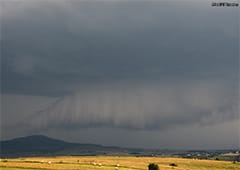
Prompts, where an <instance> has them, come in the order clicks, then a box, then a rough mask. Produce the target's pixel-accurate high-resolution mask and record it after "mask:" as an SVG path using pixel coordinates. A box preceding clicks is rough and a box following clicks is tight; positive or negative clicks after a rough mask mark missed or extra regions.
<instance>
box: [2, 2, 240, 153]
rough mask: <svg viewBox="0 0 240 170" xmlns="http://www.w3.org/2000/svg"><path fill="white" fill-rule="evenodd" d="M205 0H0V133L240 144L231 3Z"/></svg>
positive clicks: (197, 145) (179, 144)
mask: <svg viewBox="0 0 240 170" xmlns="http://www.w3.org/2000/svg"><path fill="white" fill-rule="evenodd" d="M211 3H212V1H208V0H205V1H201V2H198V1H196V0H192V1H190V0H189V1H183V0H182V1H164V0H158V1H137V0H134V1H133V0H132V1H130V0H129V1H120V0H114V1H93V0H88V1H87V0H85V1H77V0H74V1H73V0H65V1H50V0H44V1H42V0H41V1H35V0H15V1H4V0H3V1H1V2H0V7H1V8H0V10H1V13H0V17H1V89H2V91H1V138H2V139H9V138H14V137H19V136H26V135H32V134H44V135H48V136H50V137H55V138H59V139H64V140H67V141H74V142H80V143H81V142H83V143H86V142H89V143H97V144H103V145H115V146H127V147H145V148H168V149H228V148H230V149H231V148H239V147H240V143H239V139H240V131H239V130H240V129H239V125H240V121H239V32H238V31H239V12H238V10H239V9H238V8H237V7H211ZM126 139H128V140H126Z"/></svg>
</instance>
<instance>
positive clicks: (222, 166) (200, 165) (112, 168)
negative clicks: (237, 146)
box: [0, 156, 240, 170]
mask: <svg viewBox="0 0 240 170" xmlns="http://www.w3.org/2000/svg"><path fill="white" fill-rule="evenodd" d="M149 163H157V164H158V165H159V168H160V170H173V169H174V170H228V169H229V170H240V164H239V163H233V162H227V161H215V160H196V159H183V158H159V157H126V156H66V157H33V158H14V159H1V162H0V169H1V170H41V169H44V170H116V169H118V170H147V169H148V164H149ZM171 163H175V164H176V165H177V166H171V165H170V164H171Z"/></svg>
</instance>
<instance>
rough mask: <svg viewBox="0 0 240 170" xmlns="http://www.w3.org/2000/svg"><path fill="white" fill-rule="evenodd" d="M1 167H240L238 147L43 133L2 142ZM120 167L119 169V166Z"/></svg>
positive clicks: (199, 169) (82, 169) (215, 169)
mask: <svg viewBox="0 0 240 170" xmlns="http://www.w3.org/2000/svg"><path fill="white" fill-rule="evenodd" d="M0 160H1V161H0V168H1V169H2V170H10V169H14V170H21V169H56V170H58V169H69V170H70V169H79V170H85V169H87V170H95V169H96V170H97V169H108V170H111V169H112V170H116V169H120V170H134V169H135V170H144V169H147V166H148V164H149V163H152V162H154V163H156V164H158V165H159V166H160V169H161V170H168V169H172V168H174V169H177V170H178V169H179V170H182V169H189V170H202V169H206V168H208V169H211V170H226V169H231V170H238V169H239V168H240V162H239V161H240V154H239V152H238V151H237V150H198V151H187V150H185V151H179V150H157V149H136V148H121V147H113V146H111V147H110V146H101V145H95V144H77V143H68V142H64V141H61V140H57V139H52V138H49V137H46V136H42V135H35V136H28V137H22V138H17V139H13V140H9V141H3V142H1V159H0ZM116 167H117V168H116Z"/></svg>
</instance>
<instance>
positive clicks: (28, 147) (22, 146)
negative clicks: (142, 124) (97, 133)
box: [0, 135, 125, 157]
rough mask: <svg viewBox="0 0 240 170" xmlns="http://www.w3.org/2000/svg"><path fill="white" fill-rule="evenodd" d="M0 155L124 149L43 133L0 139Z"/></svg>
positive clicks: (80, 152) (109, 152)
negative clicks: (66, 140)
mask: <svg viewBox="0 0 240 170" xmlns="http://www.w3.org/2000/svg"><path fill="white" fill-rule="evenodd" d="M0 145H1V152H0V156H1V157H18V156H46V155H102V154H114V153H121V154H124V152H125V151H124V149H123V148H119V147H107V146H102V145H95V144H78V143H70V142H65V141H62V140H57V139H53V138H49V137H47V136H43V135H33V136H27V137H20V138H16V139H12V140H6V141H1V142H0Z"/></svg>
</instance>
